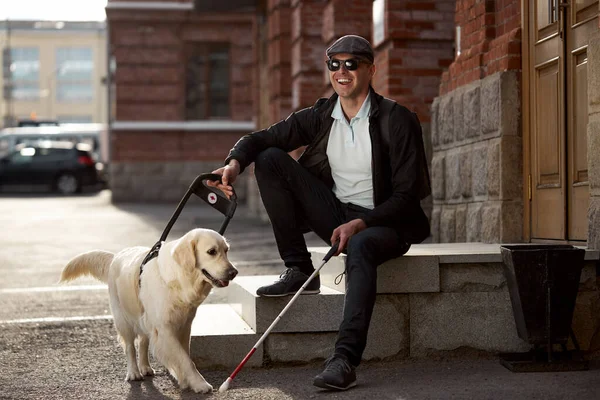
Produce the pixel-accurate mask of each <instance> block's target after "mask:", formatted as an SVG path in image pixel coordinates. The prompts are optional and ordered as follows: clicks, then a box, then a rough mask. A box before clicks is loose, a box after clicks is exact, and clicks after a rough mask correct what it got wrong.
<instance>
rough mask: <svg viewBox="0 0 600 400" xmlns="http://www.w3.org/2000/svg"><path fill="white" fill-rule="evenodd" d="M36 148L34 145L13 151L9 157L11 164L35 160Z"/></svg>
mask: <svg viewBox="0 0 600 400" xmlns="http://www.w3.org/2000/svg"><path fill="white" fill-rule="evenodd" d="M34 155H35V149H34V148H33V147H24V148H22V149H21V150H20V151H18V152H16V153H13V154H12V155H10V156H9V157H8V158H9V160H10V163H11V164H28V163H30V162H31V160H33V156H34Z"/></svg>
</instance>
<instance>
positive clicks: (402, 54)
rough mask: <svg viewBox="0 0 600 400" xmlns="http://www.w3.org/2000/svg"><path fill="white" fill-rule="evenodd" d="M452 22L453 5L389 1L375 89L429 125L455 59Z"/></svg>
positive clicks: (449, 1)
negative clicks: (443, 77) (432, 108)
mask: <svg viewBox="0 0 600 400" xmlns="http://www.w3.org/2000/svg"><path fill="white" fill-rule="evenodd" d="M453 20H454V0H424V1H394V0H386V1H385V10H384V21H385V22H384V38H383V40H382V41H381V42H380V43H376V46H377V47H376V50H377V56H376V65H377V67H378V71H377V73H376V74H375V78H374V82H373V85H374V88H375V90H377V91H379V92H381V93H382V94H383V95H385V96H387V97H390V98H392V99H394V100H396V101H398V102H399V103H401V104H403V105H405V106H407V107H408V108H410V109H412V110H413V111H415V112H416V113H417V114H418V115H419V118H420V119H421V122H423V123H424V124H425V125H428V122H429V119H430V105H431V103H432V101H433V99H434V98H435V97H436V96H437V95H438V92H439V84H440V77H441V75H442V73H443V71H444V69H445V68H447V67H448V65H449V64H450V63H451V62H452V59H453V40H454V22H453Z"/></svg>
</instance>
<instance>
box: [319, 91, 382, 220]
mask: <svg viewBox="0 0 600 400" xmlns="http://www.w3.org/2000/svg"><path fill="white" fill-rule="evenodd" d="M370 97H371V96H370V95H369V96H367V98H366V99H365V101H364V103H363V105H362V106H361V107H360V110H359V111H358V113H357V114H356V116H355V117H354V118H352V120H350V122H348V120H347V119H346V117H345V116H344V112H343V111H342V104H341V103H340V98H339V97H338V99H337V103H336V105H335V107H334V108H333V111H332V112H331V117H332V118H333V119H334V121H333V125H332V126H331V131H330V133H329V141H328V143H327V157H328V158H329V165H330V166H331V175H332V176H333V182H334V186H333V193H334V194H335V195H336V197H337V198H338V199H339V200H340V201H341V202H342V203H353V204H356V205H359V206H362V207H365V208H369V209H372V208H373V207H374V204H373V177H372V166H371V159H372V155H371V136H370V135H369V112H370V111H371V98H370Z"/></svg>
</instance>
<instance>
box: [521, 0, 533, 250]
mask: <svg viewBox="0 0 600 400" xmlns="http://www.w3.org/2000/svg"><path fill="white" fill-rule="evenodd" d="M529 18H530V16H529V0H523V1H521V32H522V35H521V38H522V40H521V110H522V112H521V116H522V120H521V129H522V136H523V144H522V149H523V177H522V178H523V241H524V242H527V243H529V242H531V133H530V131H529V128H530V124H531V119H530V117H529V116H530V115H531V114H530V112H531V99H530V95H529V91H530V90H531V82H530V80H529V68H530V66H531V59H530V52H529V44H530V32H529Z"/></svg>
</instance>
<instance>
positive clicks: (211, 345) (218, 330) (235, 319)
mask: <svg viewBox="0 0 600 400" xmlns="http://www.w3.org/2000/svg"><path fill="white" fill-rule="evenodd" d="M259 338H260V336H259V335H257V334H256V333H255V331H254V330H253V329H252V328H251V327H250V326H249V325H248V324H247V323H246V322H245V321H244V320H243V319H242V318H241V317H240V316H239V315H238V314H237V312H235V310H234V309H233V308H232V307H231V306H230V305H229V304H202V305H200V307H198V311H197V312H196V317H195V318H194V321H193V322H192V332H191V343H190V355H191V357H192V359H193V360H194V362H196V365H197V367H198V368H208V367H211V368H212V367H228V368H231V367H235V366H236V365H238V364H239V363H240V361H241V360H242V359H243V358H244V356H245V355H246V354H247V353H248V352H249V351H250V349H251V348H252V346H254V345H255V344H256V341H257V340H258V339H259ZM262 347H263V346H262V345H261V346H260V347H259V348H258V349H257V351H256V354H255V355H254V356H253V357H252V358H251V359H250V360H249V361H248V363H247V364H246V365H248V366H254V367H259V366H261V365H262V364H263V357H262V354H263V349H262Z"/></svg>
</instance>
